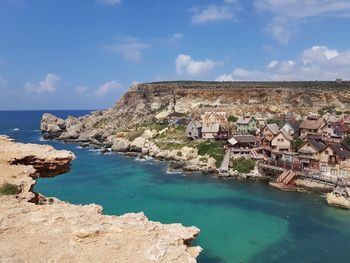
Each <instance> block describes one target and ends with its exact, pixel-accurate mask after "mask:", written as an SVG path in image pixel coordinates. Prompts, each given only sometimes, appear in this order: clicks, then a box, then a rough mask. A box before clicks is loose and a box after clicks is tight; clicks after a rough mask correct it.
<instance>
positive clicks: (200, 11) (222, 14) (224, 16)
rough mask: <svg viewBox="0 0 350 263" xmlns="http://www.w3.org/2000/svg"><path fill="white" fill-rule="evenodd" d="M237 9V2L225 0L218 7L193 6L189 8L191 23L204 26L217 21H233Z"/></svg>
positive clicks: (235, 0)
mask: <svg viewBox="0 0 350 263" xmlns="http://www.w3.org/2000/svg"><path fill="white" fill-rule="evenodd" d="M238 9H239V7H238V1H237V0H225V1H224V2H223V4H220V5H208V6H195V7H193V8H191V11H192V12H193V16H192V23H194V24H204V23H208V22H215V21H219V20H233V19H234V18H235V12H236V11H237V10H238Z"/></svg>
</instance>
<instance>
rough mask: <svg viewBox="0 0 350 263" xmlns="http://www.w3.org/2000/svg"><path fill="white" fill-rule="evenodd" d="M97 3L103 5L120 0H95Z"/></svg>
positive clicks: (119, 0) (112, 3) (116, 2)
mask: <svg viewBox="0 0 350 263" xmlns="http://www.w3.org/2000/svg"><path fill="white" fill-rule="evenodd" d="M97 3H99V4H105V5H116V4H120V3H121V0H97Z"/></svg>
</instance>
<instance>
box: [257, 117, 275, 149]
mask: <svg viewBox="0 0 350 263" xmlns="http://www.w3.org/2000/svg"><path fill="white" fill-rule="evenodd" d="M278 132H279V127H278V125H277V124H276V123H271V124H266V125H265V126H264V128H262V129H261V132H260V139H261V142H260V143H261V146H263V147H264V148H268V149H270V148H271V141H272V139H273V138H274V137H275V136H276V135H277V134H278Z"/></svg>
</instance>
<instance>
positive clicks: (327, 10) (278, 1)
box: [255, 0, 350, 44]
mask: <svg viewBox="0 0 350 263" xmlns="http://www.w3.org/2000/svg"><path fill="white" fill-rule="evenodd" d="M255 6H256V8H257V10H258V11H260V12H268V13H271V14H272V16H273V17H272V19H271V21H270V23H269V24H268V26H267V30H268V31H269V32H270V33H271V34H272V36H273V37H274V38H275V39H276V40H277V41H278V42H280V43H282V44H287V43H288V41H289V39H290V37H291V36H292V35H293V33H294V31H296V30H297V29H298V28H299V26H298V25H299V24H300V23H304V22H305V21H309V19H310V18H314V17H347V16H349V15H350V1H344V0H255Z"/></svg>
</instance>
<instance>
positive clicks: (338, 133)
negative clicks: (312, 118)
mask: <svg viewBox="0 0 350 263" xmlns="http://www.w3.org/2000/svg"><path fill="white" fill-rule="evenodd" d="M322 136H323V138H325V139H326V140H328V141H331V142H336V143H340V142H341V141H342V140H343V139H344V138H345V135H344V134H343V129H342V127H341V126H340V125H339V123H338V122H333V121H328V122H327V123H326V125H325V126H324V127H323V128H322Z"/></svg>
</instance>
